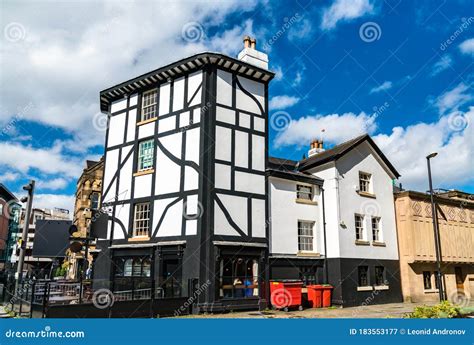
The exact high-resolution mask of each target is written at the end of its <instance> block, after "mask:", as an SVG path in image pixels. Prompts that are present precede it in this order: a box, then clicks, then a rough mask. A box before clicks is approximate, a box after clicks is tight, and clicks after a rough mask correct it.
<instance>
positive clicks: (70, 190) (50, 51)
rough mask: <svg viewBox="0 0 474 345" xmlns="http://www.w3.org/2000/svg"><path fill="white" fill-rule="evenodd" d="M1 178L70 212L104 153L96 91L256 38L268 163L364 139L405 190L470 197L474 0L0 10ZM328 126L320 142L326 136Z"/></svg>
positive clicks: (20, 5)
mask: <svg viewBox="0 0 474 345" xmlns="http://www.w3.org/2000/svg"><path fill="white" fill-rule="evenodd" d="M0 6H1V7H2V8H1V13H2V14H1V22H0V23H1V26H2V28H3V31H2V32H3V36H2V37H1V47H0V54H1V59H2V65H1V74H0V82H1V90H0V99H1V104H0V105H1V106H0V129H1V131H0V152H1V154H0V182H2V183H4V184H6V185H7V186H8V187H9V188H10V189H11V190H12V191H13V192H19V191H20V190H21V185H22V184H24V183H25V182H26V181H27V180H28V179H29V178H34V179H36V180H37V183H38V189H37V196H38V197H37V199H36V200H37V206H46V207H54V206H58V207H63V208H69V209H71V208H72V207H73V195H74V192H75V183H76V180H77V178H78V176H79V175H80V173H81V171H82V169H83V167H84V166H85V159H97V158H98V157H100V155H101V154H102V152H103V142H104V139H105V131H104V128H103V126H101V115H100V114H99V106H98V93H99V91H100V90H102V89H104V88H106V87H109V86H111V85H115V84H117V83H118V82H121V81H123V80H126V79H129V78H132V77H134V76H136V75H139V74H141V73H144V72H147V71H150V70H153V69H156V68H158V67H160V66H162V65H164V64H166V63H169V62H172V61H174V60H177V59H181V58H183V57H185V56H188V55H191V54H193V53H196V52H200V51H205V50H211V51H219V52H223V53H226V54H229V55H231V56H236V54H237V53H238V52H239V51H240V49H241V48H242V37H243V36H244V35H245V34H250V35H252V36H254V37H256V38H257V49H259V50H262V51H265V52H266V53H267V54H268V55H269V60H270V69H271V70H273V71H274V72H276V77H275V79H274V80H273V81H272V83H271V85H270V106H271V107H270V119H269V120H270V135H271V141H270V144H271V145H270V154H271V155H274V156H278V157H287V158H292V159H299V158H301V157H302V156H303V154H304V153H305V152H306V151H307V149H308V146H309V141H310V140H311V139H312V138H315V137H320V136H323V139H324V141H325V146H326V147H331V146H333V145H335V144H337V143H340V142H342V141H344V140H347V139H350V138H352V137H354V136H357V135H359V134H361V133H364V132H368V133H370V134H371V135H372V136H373V137H374V139H375V141H376V143H377V144H378V145H379V146H380V147H381V149H382V150H383V151H384V153H385V154H386V155H387V157H388V158H389V159H390V160H391V161H392V163H393V164H394V165H395V167H396V168H397V169H398V170H399V171H400V173H401V174H402V178H401V182H402V183H403V185H404V186H405V187H407V188H412V189H416V190H426V189H427V182H426V166H425V164H426V162H425V158H424V157H425V156H426V155H427V154H428V153H430V152H432V151H437V152H439V155H438V157H436V158H435V160H434V161H433V170H434V180H435V186H436V187H439V188H448V189H450V188H457V189H463V190H466V191H468V192H474V186H473V182H474V178H473V176H474V174H473V173H472V172H473V170H474V169H473V163H472V162H473V161H474V145H473V144H474V143H473V140H474V139H473V138H474V133H473V132H474V130H473V124H472V121H474V90H473V80H474V65H473V60H474V59H473V57H474V17H473V15H474V13H473V12H474V11H473V8H472V2H469V1H446V2H443V1H440V2H433V1H400V0H387V1H375V0H353V1H349V0H327V1H303V0H300V1H296V2H289V1H284V2H276V1H272V2H270V1H263V2H261V1H232V0H228V1H220V2H209V1H203V2H194V1H184V2H179V1H174V2H164V1H158V2H145V4H144V3H143V2H142V3H139V2H126V3H117V2H113V1H105V2H99V1H97V2H87V3H86V2H84V3H73V4H66V3H60V2H53V1H48V2H41V3H38V2H36V3H27V2H21V1H3V2H2V4H1V5H0ZM323 129H324V133H322V130H323Z"/></svg>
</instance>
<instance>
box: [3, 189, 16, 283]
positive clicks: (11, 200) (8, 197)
mask: <svg viewBox="0 0 474 345" xmlns="http://www.w3.org/2000/svg"><path fill="white" fill-rule="evenodd" d="M20 210H21V206H20V204H19V201H18V199H17V198H16V196H15V195H14V194H13V193H12V192H10V191H9V190H8V188H7V187H6V186H5V185H3V184H1V183H0V272H3V273H4V274H6V271H8V270H10V269H11V263H10V261H11V256H12V254H13V249H14V245H15V243H14V242H15V239H14V238H15V234H16V233H17V232H18V227H19V221H20Z"/></svg>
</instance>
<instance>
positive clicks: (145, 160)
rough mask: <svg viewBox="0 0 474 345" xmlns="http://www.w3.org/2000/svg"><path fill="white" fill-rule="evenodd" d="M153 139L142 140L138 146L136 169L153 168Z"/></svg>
mask: <svg viewBox="0 0 474 345" xmlns="http://www.w3.org/2000/svg"><path fill="white" fill-rule="evenodd" d="M153 151H154V144H153V140H147V141H142V142H141V143H140V144H139V148H138V170H146V169H151V168H153Z"/></svg>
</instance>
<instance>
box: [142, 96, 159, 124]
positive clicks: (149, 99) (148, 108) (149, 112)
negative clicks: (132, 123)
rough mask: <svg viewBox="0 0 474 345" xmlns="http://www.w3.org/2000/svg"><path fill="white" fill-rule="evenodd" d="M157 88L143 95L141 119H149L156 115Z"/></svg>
mask: <svg viewBox="0 0 474 345" xmlns="http://www.w3.org/2000/svg"><path fill="white" fill-rule="evenodd" d="M156 103H157V90H156V89H155V90H150V91H147V92H144V93H143V96H142V116H141V121H147V120H150V119H152V118H154V117H156Z"/></svg>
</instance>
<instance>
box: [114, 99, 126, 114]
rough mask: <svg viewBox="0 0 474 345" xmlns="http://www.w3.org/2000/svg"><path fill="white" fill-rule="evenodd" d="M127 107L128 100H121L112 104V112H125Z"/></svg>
mask: <svg viewBox="0 0 474 345" xmlns="http://www.w3.org/2000/svg"><path fill="white" fill-rule="evenodd" d="M126 107H127V99H125V98H124V99H120V100H118V101H115V102H113V103H112V105H111V107H110V112H111V113H115V112H117V111H120V110H124V109H125V108H126Z"/></svg>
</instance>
